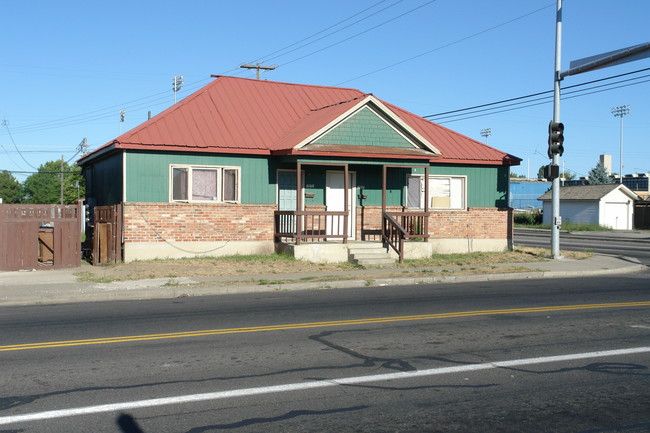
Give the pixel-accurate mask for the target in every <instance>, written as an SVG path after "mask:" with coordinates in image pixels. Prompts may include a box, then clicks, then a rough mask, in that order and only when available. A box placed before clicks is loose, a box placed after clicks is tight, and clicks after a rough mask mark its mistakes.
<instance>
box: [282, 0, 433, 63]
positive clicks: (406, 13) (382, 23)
mask: <svg viewBox="0 0 650 433" xmlns="http://www.w3.org/2000/svg"><path fill="white" fill-rule="evenodd" d="M436 1H437V0H430V1H428V2H426V3H424V4H422V5H420V6H417V7H415V8H413V9H411V10H409V11H406V12H404V13H402V14H400V15H397V16H396V17H393V18H391V19H389V20H386V21H383V22H381V23H379V24H377V25H375V26H373V27H370V28H369V29H366V30H363V31H361V32H359V33H356V34H354V35H352V36H349V37H347V38H345V39H342V40H340V41H338V42H334V43H333V44H330V45H327V46H325V47H323V48H320V49H318V50H316V51H312V52H311V53H307V54H305V55H303V56H300V57H298V58H296V59H293V60H291V61H288V62H286V63H284V64H282V65H281V66H286V65H289V64H291V63H294V62H297V61H299V60H302V59H304V58H306V57H309V56H312V55H314V54H317V53H320V52H321V51H325V50H327V49H329V48H332V47H334V46H336V45H340V44H342V43H344V42H347V41H349V40H350V39H354V38H356V37H358V36H361V35H363V34H365V33H368V32H370V31H372V30H375V29H377V28H379V27H381V26H383V25H385V24H388V23H390V22H392V21H395V20H397V19H399V18H402V17H403V16H405V15H408V14H410V13H413V12H415V11H416V10H418V9H421V8H423V7H425V6H428V5H430V4H431V3H435V2H436Z"/></svg>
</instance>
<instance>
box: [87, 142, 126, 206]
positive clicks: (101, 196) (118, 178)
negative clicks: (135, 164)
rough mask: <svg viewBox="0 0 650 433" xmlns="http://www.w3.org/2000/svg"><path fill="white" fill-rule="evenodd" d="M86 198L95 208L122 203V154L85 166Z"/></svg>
mask: <svg viewBox="0 0 650 433" xmlns="http://www.w3.org/2000/svg"><path fill="white" fill-rule="evenodd" d="M83 175H84V179H85V181H86V198H87V199H88V200H89V202H93V204H94V205H96V206H111V205H114V204H118V203H120V202H121V201H122V154H121V153H118V154H115V155H112V156H109V157H107V158H103V159H101V160H98V161H96V162H94V163H93V164H90V165H88V166H85V167H84V168H83Z"/></svg>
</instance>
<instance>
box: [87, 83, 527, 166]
mask: <svg viewBox="0 0 650 433" xmlns="http://www.w3.org/2000/svg"><path fill="white" fill-rule="evenodd" d="M367 96H368V95H367V94H365V93H363V92H361V91H359V90H356V89H347V88H339V87H325V86H313V85H302V84H290V83H280V82H273V81H261V80H252V79H245V78H235V77H218V78H217V79H216V80H214V81H213V82H211V83H210V84H208V85H206V86H205V87H203V88H201V89H200V90H198V91H196V92H194V93H193V94H192V95H190V96H188V97H187V98H185V99H183V100H182V101H180V102H179V103H177V104H175V105H173V106H171V107H170V108H168V109H167V110H165V111H163V112H162V113H160V114H159V115H157V116H155V117H153V118H152V119H150V120H148V121H146V122H144V123H142V124H141V125H139V126H137V127H136V128H134V129H132V130H130V131H128V132H126V133H124V134H122V135H120V136H119V137H117V138H116V139H115V140H113V141H111V142H109V143H107V144H106V145H104V146H102V147H101V148H99V149H97V150H95V151H94V152H92V153H90V154H89V155H86V156H85V157H84V158H82V159H81V160H80V161H79V163H80V164H83V163H85V162H87V161H89V160H91V159H94V157H96V156H99V155H101V154H103V153H105V152H110V151H113V150H115V149H144V150H170V151H186V152H187V151H194V152H211V153H239V154H272V153H276V152H278V153H284V154H286V153H290V154H298V153H300V150H299V149H294V148H295V147H296V146H297V145H298V144H299V143H301V142H302V141H304V140H305V139H307V138H308V137H310V136H312V135H313V134H316V133H318V132H319V131H320V130H321V129H322V128H324V127H325V126H327V125H328V124H331V123H332V122H333V121H335V120H336V119H337V118H339V117H340V116H342V115H345V113H346V112H347V111H348V110H350V109H352V108H354V107H355V106H356V105H357V104H359V101H360V100H362V99H363V98H365V97H367ZM382 103H383V104H385V106H386V107H388V108H389V109H390V110H391V111H392V113H388V114H389V115H390V116H392V117H395V116H396V117H397V118H398V119H400V120H401V121H402V122H403V123H405V124H407V125H408V126H409V127H410V128H412V129H413V130H414V131H416V132H417V133H418V134H420V135H421V137H423V138H424V139H426V140H427V141H428V142H429V143H430V144H431V145H433V147H435V148H436V149H437V150H439V151H440V152H441V154H442V155H437V156H434V155H433V154H432V158H431V159H432V161H435V162H441V163H474V164H499V165H500V164H506V165H511V164H518V163H519V161H520V160H519V159H518V158H516V157H513V156H511V155H508V154H506V153H503V152H501V151H498V150H496V149H493V148H491V147H488V146H486V145H484V144H482V143H480V142H478V141H476V140H472V139H470V138H468V137H465V136H463V135H461V134H458V133H456V132H454V131H451V130H449V129H447V128H444V127H442V126H440V125H437V124H434V123H432V122H430V121H428V120H426V119H423V118H422V117H419V116H416V115H415V114H412V113H410V112H408V111H406V110H403V109H401V108H399V107H396V106H393V105H390V104H388V103H385V102H383V101H382ZM357 156H363V155H357ZM367 156H368V157H377V155H374V156H373V155H367Z"/></svg>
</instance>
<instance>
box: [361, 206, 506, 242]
mask: <svg viewBox="0 0 650 433" xmlns="http://www.w3.org/2000/svg"><path fill="white" fill-rule="evenodd" d="M387 209H388V211H389V212H390V211H399V212H401V211H402V210H404V208H402V207H392V208H391V207H389V208H387ZM430 212H431V214H430V215H429V239H460V238H462V239H466V238H468V237H470V238H475V239H512V227H513V226H512V218H513V214H512V209H509V208H469V209H467V210H458V211H454V210H444V211H440V210H433V211H430ZM378 236H379V237H380V236H381V207H380V206H364V207H357V239H362V240H379V237H378Z"/></svg>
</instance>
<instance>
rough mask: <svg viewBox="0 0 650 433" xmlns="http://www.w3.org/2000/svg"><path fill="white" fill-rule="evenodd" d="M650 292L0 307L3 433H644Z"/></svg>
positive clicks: (506, 289)
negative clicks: (130, 422)
mask: <svg viewBox="0 0 650 433" xmlns="http://www.w3.org/2000/svg"><path fill="white" fill-rule="evenodd" d="M649 276H650V274H649V273H648V272H644V273H638V274H628V275H621V276H616V277H611V278H609V277H607V278H604V277H600V278H594V279H589V278H580V279H567V280H557V279H553V280H548V281H544V280H526V281H505V282H503V281H501V282H494V283H493V282H485V283H474V284H453V285H432V286H428V287H427V286H413V287H399V288H392V287H383V288H366V289H348V290H322V291H304V292H278V293H265V294H254V295H251V294H249V295H228V296H216V297H204V298H183V299H176V300H159V301H141V302H109V303H95V304H75V305H59V306H40V307H39V306H35V307H12V308H2V309H0V339H1V341H0V362H1V365H2V374H1V375H0V377H1V378H2V383H1V385H2V387H1V388H0V389H1V391H0V432H2V433H8V432H67V433H71V432H123V431H138V430H136V429H128V428H126V427H120V426H119V425H118V420H119V419H120V416H123V415H124V414H127V415H128V416H132V417H133V419H134V422H135V423H137V425H139V428H140V429H141V430H140V431H144V432H148V433H153V432H188V433H189V432H192V433H198V432H219V431H237V432H322V431H327V432H330V431H331V432H422V431H431V432H493V431H499V432H542V431H543V432H550V431H553V432H565V431H566V432H610V431H611V432H614V431H625V432H642V431H650V410H649V409H650V386H649V385H650V370H648V366H649V365H650V314H649V313H650V296H649V295H650V287H649V285H648V277H649ZM558 356H559V357H560V358H558ZM107 405H108V406H107ZM122 424H123V425H127V424H128V422H126V421H123V422H122Z"/></svg>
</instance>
